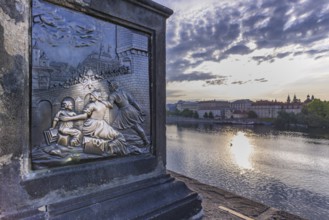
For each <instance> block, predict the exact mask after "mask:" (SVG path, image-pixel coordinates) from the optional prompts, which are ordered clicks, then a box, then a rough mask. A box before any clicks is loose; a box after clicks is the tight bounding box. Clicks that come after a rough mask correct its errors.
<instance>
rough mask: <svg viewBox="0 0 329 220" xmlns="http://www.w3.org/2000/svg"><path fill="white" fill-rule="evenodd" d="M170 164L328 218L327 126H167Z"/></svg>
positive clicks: (267, 201)
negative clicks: (282, 128)
mask: <svg viewBox="0 0 329 220" xmlns="http://www.w3.org/2000/svg"><path fill="white" fill-rule="evenodd" d="M167 168H168V169H169V170H172V171H175V172H177V173H181V174H183V175H186V176H189V177H192V178H194V179H197V180H199V181H200V182H202V183H205V184H208V185H212V186H216V187H219V188H221V189H224V190H227V191H230V192H233V193H235V194H238V195H241V196H244V197H246V198H250V199H252V200H254V201H258V202H261V203H263V204H266V205H268V206H272V207H275V208H278V209H281V210H285V211H288V212H290V213H293V214H296V215H299V216H301V217H304V218H307V219H319V220H323V219H329V132H328V130H327V131H326V130H312V131H309V130H308V131H307V132H301V131H299V132H298V131H280V130H276V129H274V128H271V127H270V126H243V125H241V126H237V125H235V126H227V125H216V124H206V123H175V124H168V125H167Z"/></svg>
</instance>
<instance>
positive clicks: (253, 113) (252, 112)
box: [248, 111, 258, 118]
mask: <svg viewBox="0 0 329 220" xmlns="http://www.w3.org/2000/svg"><path fill="white" fill-rule="evenodd" d="M248 118H258V115H257V114H256V112H254V111H249V112H248Z"/></svg>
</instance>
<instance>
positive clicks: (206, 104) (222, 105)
mask: <svg viewBox="0 0 329 220" xmlns="http://www.w3.org/2000/svg"><path fill="white" fill-rule="evenodd" d="M230 107H231V106H230V103H229V102H228V101H216V100H210V101H201V102H199V109H198V114H199V115H200V117H202V116H203V115H204V114H205V113H207V114H209V113H210V112H212V114H213V116H214V117H215V118H220V119H224V118H228V117H227V116H226V115H225V113H228V110H230ZM229 117H230V116H229Z"/></svg>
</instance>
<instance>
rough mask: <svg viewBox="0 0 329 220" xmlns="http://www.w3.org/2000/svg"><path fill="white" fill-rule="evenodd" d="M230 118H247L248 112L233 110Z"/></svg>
mask: <svg viewBox="0 0 329 220" xmlns="http://www.w3.org/2000/svg"><path fill="white" fill-rule="evenodd" d="M231 118H234V119H242V118H248V112H247V111H241V110H233V112H232V116H231Z"/></svg>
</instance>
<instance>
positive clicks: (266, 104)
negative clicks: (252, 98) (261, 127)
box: [251, 100, 284, 118]
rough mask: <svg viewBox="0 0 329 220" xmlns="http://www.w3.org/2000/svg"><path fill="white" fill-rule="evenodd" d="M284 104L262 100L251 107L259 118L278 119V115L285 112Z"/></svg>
mask: <svg viewBox="0 0 329 220" xmlns="http://www.w3.org/2000/svg"><path fill="white" fill-rule="evenodd" d="M283 105H284V103H283V102H277V101H268V100H260V101H256V102H254V103H253V104H252V105H251V110H252V111H254V112H255V113H256V114H257V116H258V117H259V118H277V117H278V113H279V112H280V111H282V110H283V107H282V106H283Z"/></svg>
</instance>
